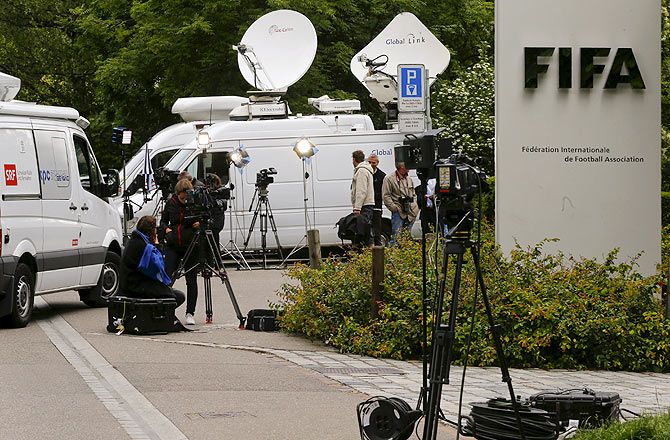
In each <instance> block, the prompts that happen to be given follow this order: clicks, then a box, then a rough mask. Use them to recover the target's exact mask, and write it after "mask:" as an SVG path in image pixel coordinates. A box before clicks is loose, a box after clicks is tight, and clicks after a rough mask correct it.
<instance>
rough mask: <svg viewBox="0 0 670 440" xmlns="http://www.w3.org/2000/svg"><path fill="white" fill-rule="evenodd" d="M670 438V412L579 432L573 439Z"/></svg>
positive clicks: (655, 439)
mask: <svg viewBox="0 0 670 440" xmlns="http://www.w3.org/2000/svg"><path fill="white" fill-rule="evenodd" d="M638 439H639V440H669V439H670V413H668V414H665V415H661V416H656V417H643V418H641V419H635V420H631V421H630V422H625V423H615V424H613V425H611V426H608V427H606V428H600V429H595V430H593V431H583V432H580V433H578V434H577V435H576V436H575V437H573V440H638Z"/></svg>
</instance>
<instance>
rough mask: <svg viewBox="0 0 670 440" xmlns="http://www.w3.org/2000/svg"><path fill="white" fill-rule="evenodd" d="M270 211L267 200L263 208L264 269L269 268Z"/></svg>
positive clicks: (262, 243)
mask: <svg viewBox="0 0 670 440" xmlns="http://www.w3.org/2000/svg"><path fill="white" fill-rule="evenodd" d="M267 237H268V211H267V202H265V204H264V206H263V207H262V210H261V249H262V252H263V269H267V268H268V253H267V248H268V239H267Z"/></svg>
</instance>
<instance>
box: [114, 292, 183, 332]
mask: <svg viewBox="0 0 670 440" xmlns="http://www.w3.org/2000/svg"><path fill="white" fill-rule="evenodd" d="M176 308H177V302H176V301H175V299H174V298H151V299H140V298H127V297H124V296H115V297H112V298H110V300H109V305H108V308H107V316H108V319H109V321H108V324H107V331H108V332H112V333H117V332H123V333H132V334H136V335H147V334H165V333H168V332H172V331H175V330H176V327H175V323H176V318H175V314H174V311H175V309H176ZM179 327H181V325H179Z"/></svg>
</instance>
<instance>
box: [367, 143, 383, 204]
mask: <svg viewBox="0 0 670 440" xmlns="http://www.w3.org/2000/svg"><path fill="white" fill-rule="evenodd" d="M368 163H369V164H370V166H371V167H372V171H373V173H372V185H373V186H374V189H375V208H378V209H382V184H383V183H384V177H386V173H385V172H383V171H382V170H380V169H379V168H377V166H379V157H377V155H376V154H375V153H372V154H370V155H369V156H368Z"/></svg>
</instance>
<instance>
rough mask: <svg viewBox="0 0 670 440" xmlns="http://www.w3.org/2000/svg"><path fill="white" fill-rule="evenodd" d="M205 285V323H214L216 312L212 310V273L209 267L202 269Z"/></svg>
mask: <svg viewBox="0 0 670 440" xmlns="http://www.w3.org/2000/svg"><path fill="white" fill-rule="evenodd" d="M202 278H203V281H204V285H205V324H211V323H212V319H213V318H212V317H213V315H214V312H213V311H212V274H211V273H210V271H209V269H205V270H203V271H202Z"/></svg>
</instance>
